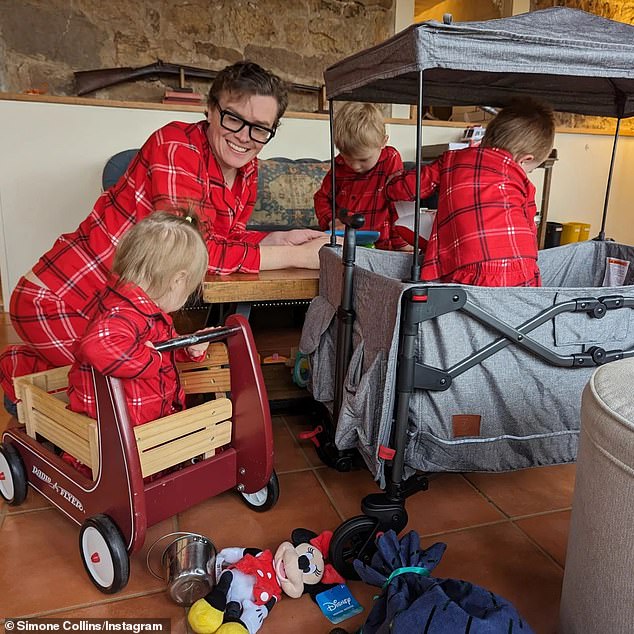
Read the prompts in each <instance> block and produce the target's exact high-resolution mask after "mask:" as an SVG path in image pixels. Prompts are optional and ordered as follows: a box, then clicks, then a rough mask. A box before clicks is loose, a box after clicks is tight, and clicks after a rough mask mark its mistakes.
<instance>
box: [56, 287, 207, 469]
mask: <svg viewBox="0 0 634 634" xmlns="http://www.w3.org/2000/svg"><path fill="white" fill-rule="evenodd" d="M176 334H177V333H176V330H175V329H174V325H173V322H172V318H171V317H170V316H169V315H168V314H167V313H165V312H163V311H162V310H161V309H160V308H159V307H158V306H157V305H156V304H155V303H154V302H153V301H152V300H151V299H150V298H149V297H148V296H147V294H146V293H145V292H144V291H143V290H141V289H140V288H139V287H138V286H135V285H134V284H125V285H117V280H116V279H115V278H113V279H112V281H111V283H110V284H108V286H107V287H106V289H105V291H103V293H101V294H100V295H99V296H98V298H97V301H96V305H95V313H94V315H93V317H92V319H91V320H90V321H89V322H88V325H87V327H86V331H85V332H84V334H83V336H82V337H81V338H80V339H79V341H77V342H76V344H75V346H74V354H75V362H74V363H73V365H72V367H71V369H70V372H69V373H68V409H70V410H71V411H73V412H78V413H79V414H85V415H86V416H88V417H90V418H93V419H96V418H97V403H96V399H95V390H94V385H93V381H92V371H91V368H95V370H97V371H98V372H100V373H101V374H103V375H106V376H112V377H116V378H118V379H121V384H122V387H123V392H124V395H125V400H126V404H127V409H128V417H129V421H130V423H131V424H132V426H133V427H136V426H137V425H142V424H143V423H148V422H150V421H152V420H156V419H157V418H162V417H163V416H168V415H169V414H174V413H175V412H180V411H181V410H183V409H185V393H184V392H183V389H182V387H181V384H180V381H179V379H178V370H177V368H176V361H192V360H194V361H196V360H200V359H202V358H203V357H204V354H203V355H200V356H197V357H193V356H192V355H190V354H189V353H188V352H187V350H186V349H178V350H175V351H172V352H159V351H158V350H155V349H154V348H151V347H149V346H147V345H145V344H146V342H151V343H153V344H154V343H158V342H160V341H165V340H167V339H171V338H172V337H175V336H176ZM64 460H66V462H69V463H70V464H72V465H73V466H75V467H76V468H77V469H79V470H80V471H82V472H84V473H85V474H86V475H89V474H88V473H87V471H86V470H85V467H84V465H82V464H81V463H80V462H79V461H78V460H77V459H75V458H73V457H72V456H70V455H68V454H66V455H65V456H64ZM82 467H83V468H82Z"/></svg>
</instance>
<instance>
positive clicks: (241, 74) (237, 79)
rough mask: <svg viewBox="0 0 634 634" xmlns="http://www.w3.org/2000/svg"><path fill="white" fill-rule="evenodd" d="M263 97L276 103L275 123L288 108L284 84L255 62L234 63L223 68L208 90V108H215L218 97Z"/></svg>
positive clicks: (286, 90)
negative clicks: (272, 99)
mask: <svg viewBox="0 0 634 634" xmlns="http://www.w3.org/2000/svg"><path fill="white" fill-rule="evenodd" d="M223 93H227V94H233V95H263V96H265V97H274V98H275V100H276V101H277V121H276V125H277V124H278V123H279V120H280V119H281V118H282V115H283V114H284V112H286V107H287V106H288V88H287V85H286V82H285V81H283V80H282V79H281V78H280V77H278V76H277V75H275V74H274V73H272V72H270V71H268V70H265V69H264V68H262V67H261V66H260V65H258V64H256V63H255V62H249V61H246V60H245V61H242V62H236V63H235V64H232V65H231V66H226V67H225V68H223V69H222V70H221V71H220V72H219V73H218V74H217V75H216V78H215V79H214V81H213V83H212V84H211V88H210V89H209V97H208V101H209V107H210V108H211V107H213V106H217V105H218V100H219V99H220V95H222V94H223Z"/></svg>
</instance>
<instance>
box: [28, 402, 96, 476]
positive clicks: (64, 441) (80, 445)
mask: <svg viewBox="0 0 634 634" xmlns="http://www.w3.org/2000/svg"><path fill="white" fill-rule="evenodd" d="M34 418H35V423H36V426H37V432H38V434H41V435H42V436H44V438H46V439H47V440H50V441H51V442H52V443H53V444H54V445H56V446H58V447H59V448H60V449H63V450H64V451H66V452H68V453H69V454H70V455H71V456H74V457H75V458H77V459H78V460H79V461H81V462H83V463H84V464H85V465H88V466H89V467H90V468H92V465H93V463H92V452H91V449H90V445H89V443H88V440H87V439H86V438H81V437H79V436H77V435H76V434H74V433H73V432H72V431H70V430H69V429H66V428H64V427H62V426H61V425H58V424H57V421H55V420H52V419H50V418H48V417H47V416H46V415H45V414H43V413H42V412H38V411H35V412H34Z"/></svg>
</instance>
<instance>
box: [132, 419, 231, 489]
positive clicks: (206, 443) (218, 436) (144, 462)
mask: <svg viewBox="0 0 634 634" xmlns="http://www.w3.org/2000/svg"><path fill="white" fill-rule="evenodd" d="M230 441H231V421H224V422H222V423H218V424H217V425H210V426H209V428H207V429H203V430H201V431H198V432H196V433H194V434H191V435H189V436H185V437H184V438H179V439H177V440H174V441H173V442H170V443H168V444H166V445H161V446H160V447H155V448H153V449H149V450H147V451H143V452H141V451H139V458H140V460H141V473H142V474H143V477H146V476H149V475H152V474H153V473H158V472H159V471H162V470H163V469H167V468H169V467H173V466H174V465H177V464H180V463H181V462H185V461H186V460H190V459H191V458H194V457H195V456H199V455H201V454H205V453H207V452H209V451H212V450H214V449H217V448H218V447H222V446H223V445H226V444H228V443H229V442H230Z"/></svg>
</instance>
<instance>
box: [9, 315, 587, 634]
mask: <svg viewBox="0 0 634 634" xmlns="http://www.w3.org/2000/svg"><path fill="white" fill-rule="evenodd" d="M14 339H15V337H14V335H13V333H12V331H11V329H10V328H9V327H7V326H6V319H5V320H4V321H2V320H0V345H2V346H3V345H4V344H5V342H7V341H9V340H14ZM2 416H3V417H2V418H1V419H0V429H4V427H5V425H6V424H7V422H8V419H7V417H6V416H4V415H2ZM308 425H309V421H307V420H305V419H304V418H302V417H300V416H277V417H275V419H274V432H275V447H276V456H275V466H276V470H277V473H278V475H279V479H280V486H281V497H280V501H279V503H278V504H277V506H276V507H275V508H273V509H271V510H270V511H268V512H266V513H263V514H257V513H254V512H252V511H250V510H249V509H248V508H247V507H246V506H245V505H244V504H243V503H242V502H241V500H240V499H239V497H238V496H237V495H235V494H232V493H227V494H223V495H220V496H218V497H216V498H213V499H210V500H207V501H206V502H203V503H202V504H199V505H198V506H196V507H194V508H192V509H190V510H188V511H186V512H184V513H181V514H180V515H178V516H177V517H174V518H172V519H170V520H166V521H164V522H161V523H160V524H158V525H156V526H153V527H151V528H150V529H149V531H148V535H147V538H146V542H145V546H144V548H143V550H142V552H140V553H137V554H135V555H134V556H133V557H132V565H131V574H130V582H129V583H128V585H127V586H126V588H124V589H123V590H122V591H121V592H120V593H119V594H117V595H114V596H107V595H104V594H101V593H100V592H98V591H97V590H96V589H95V588H94V587H93V586H92V584H91V583H90V581H89V580H88V578H87V577H86V575H85V573H84V570H83V567H82V563H81V560H80V556H79V550H78V545H77V536H78V528H77V527H76V526H75V525H74V524H72V523H71V522H70V521H69V520H67V519H66V518H65V517H64V516H63V515H62V514H61V513H59V512H58V511H57V510H56V509H54V508H52V507H51V506H49V504H48V502H47V501H46V500H45V499H44V498H42V497H40V496H39V495H38V494H36V493H35V492H34V491H32V490H31V491H29V494H28V496H27V501H26V502H25V503H24V504H23V505H22V506H19V507H9V506H7V505H6V504H4V502H0V606H1V607H0V617H17V616H35V615H50V616H55V617H62V616H73V617H138V618H142V617H147V618H152V617H153V618H158V617H169V618H171V621H172V631H173V632H177V633H178V632H185V631H187V626H186V618H185V609H183V608H180V607H178V606H177V605H175V604H173V603H172V602H171V601H170V599H169V598H168V597H167V595H166V594H165V592H164V588H163V584H162V583H161V582H160V581H159V580H156V579H155V578H153V577H152V576H151V575H150V574H149V573H148V572H147V570H146V563H145V554H146V551H147V547H148V546H149V545H150V544H152V542H153V541H154V540H155V539H156V538H158V537H159V536H161V535H164V534H166V533H168V532H171V531H174V530H185V531H189V530H191V531H197V532H201V533H204V534H205V535H208V536H209V537H210V538H211V539H212V540H213V541H214V542H215V543H216V545H217V546H219V547H223V546H229V545H240V546H247V545H250V546H258V547H262V548H264V547H268V548H274V547H275V546H276V544H277V543H278V542H279V541H281V540H283V539H285V538H287V536H288V535H289V533H290V531H291V529H292V528H294V527H300V526H302V527H307V528H311V529H313V530H316V531H321V530H323V529H334V528H335V527H336V526H337V525H338V524H339V523H340V522H341V521H342V520H344V519H346V518H349V517H351V516H353V515H357V514H359V502H360V499H361V497H362V496H363V495H364V494H365V493H367V492H371V491H374V490H376V489H375V486H374V483H373V482H372V480H371V478H370V476H369V475H368V473H367V472H365V471H355V472H351V473H337V472H334V471H332V470H329V469H328V468H326V467H324V466H322V465H320V463H319V461H318V460H317V459H316V457H315V455H314V452H313V450H312V445H311V444H310V443H309V442H298V441H297V439H296V438H297V434H298V432H299V431H302V430H304V429H306V428H307V426H308ZM574 475H575V467H574V466H573V465H567V466H556V467H542V468H539V469H528V470H524V471H519V472H514V473H509V474H477V475H474V474H446V475H440V476H438V477H435V478H434V479H433V480H432V481H431V484H430V488H429V491H427V492H423V493H419V494H417V495H416V496H414V497H413V498H410V499H409V500H408V504H407V509H408V513H409V518H410V522H409V528H412V529H416V530H417V531H418V532H419V533H420V534H421V536H422V543H423V545H424V546H425V545H430V544H432V543H433V542H435V541H443V542H445V543H446V544H447V552H446V554H445V556H444V558H443V560H442V562H441V563H440V565H439V566H438V568H437V569H436V573H437V575H438V576H445V577H455V578H462V579H467V580H469V581H472V582H474V583H478V584H481V585H483V586H485V587H487V588H489V589H490V590H492V591H494V592H497V593H498V594H500V595H502V596H504V597H506V598H507V599H509V600H510V601H512V602H513V603H514V604H515V605H516V607H517V608H518V610H519V612H520V613H521V614H522V615H523V616H524V618H525V619H526V620H527V621H528V623H529V624H530V625H531V626H532V628H533V629H534V631H535V632H536V633H538V634H553V633H555V632H556V625H557V617H558V606H559V596H560V586H561V581H562V575H563V564H564V557H565V549H566V540H567V533H568V522H569V514H570V503H571V495H572V489H573V484H574ZM350 586H351V589H352V592H353V594H354V595H355V597H356V598H357V599H358V600H359V601H360V602H361V603H362V605H363V606H364V607H365V611H364V613H362V614H360V615H358V616H357V617H355V618H353V619H350V620H349V621H346V622H344V623H342V626H344V627H345V628H346V629H347V630H348V631H349V632H353V631H355V628H358V627H359V626H360V625H361V624H362V622H363V619H364V618H365V616H366V615H367V610H368V608H369V607H370V606H371V605H372V597H373V596H374V595H375V594H376V589H375V588H372V587H369V586H365V585H364V584H362V583H361V582H353V583H351V584H350ZM332 627H334V626H332V625H331V624H330V623H329V622H328V621H327V620H326V619H325V618H324V617H323V616H322V615H321V613H320V612H319V610H318V608H317V607H316V606H315V605H314V604H313V603H312V602H311V600H310V599H309V598H308V597H302V598H301V599H289V598H285V599H283V600H282V602H281V603H280V604H279V605H278V606H276V608H275V609H274V610H273V612H272V613H271V615H270V617H269V618H268V619H267V620H266V621H265V623H264V626H263V628H262V630H261V631H262V632H263V633H266V632H275V633H277V634H284V633H291V632H292V633H296V632H299V631H302V632H305V633H306V634H313V633H314V634H321V633H323V634H326V633H327V632H329V631H330V629H331V628H332Z"/></svg>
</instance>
